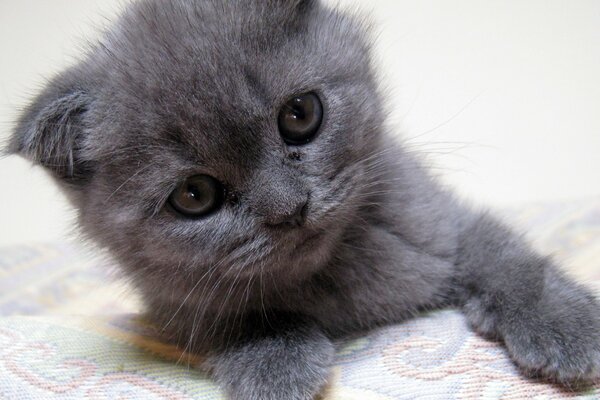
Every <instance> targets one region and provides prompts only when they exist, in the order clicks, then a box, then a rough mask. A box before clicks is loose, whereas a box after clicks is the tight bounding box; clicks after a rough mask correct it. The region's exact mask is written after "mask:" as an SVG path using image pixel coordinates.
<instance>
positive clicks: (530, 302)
mask: <svg viewBox="0 0 600 400" xmlns="http://www.w3.org/2000/svg"><path fill="white" fill-rule="evenodd" d="M457 268H458V270H457V274H458V275H457V280H458V287H460V288H461V289H460V298H461V300H462V303H463V304H464V310H465V313H466V315H467V317H468V319H469V320H470V322H471V323H472V324H473V326H474V327H475V328H476V329H477V330H479V331H480V332H481V333H483V334H484V335H488V336H492V337H497V338H500V339H502V340H504V342H505V343H506V346H507V348H508V350H509V352H510V354H511V356H512V357H513V359H514V361H515V362H516V363H517V364H518V365H519V366H520V367H521V368H522V369H523V370H525V371H526V372H529V373H531V374H532V375H541V376H544V377H548V378H551V379H554V380H557V381H559V382H563V383H569V382H576V381H591V380H594V379H597V378H598V377H599V376H600V307H598V302H597V301H596V300H595V299H594V297H593V296H592V295H591V294H590V292H588V291H587V290H586V289H585V288H583V287H581V286H580V285H578V284H576V283H574V282H573V281H571V280H570V279H568V278H566V277H565V276H564V275H563V274H561V273H560V272H559V271H558V270H557V269H556V268H555V266H554V265H552V263H551V261H550V260H548V259H546V258H543V257H540V256H539V255H537V254H535V252H534V251H532V250H531V249H530V248H529V247H528V246H527V245H526V244H525V241H524V240H523V239H522V238H521V237H519V236H517V235H515V234H513V233H512V232H511V231H510V230H508V229H507V228H506V227H504V226H502V225H501V224H500V223H498V222H497V221H495V220H494V219H492V218H489V217H488V216H487V215H483V216H481V217H480V218H478V219H477V220H475V221H474V222H473V223H472V224H470V225H469V227H468V228H467V229H466V230H465V231H464V234H463V235H462V238H461V240H460V249H459V254H458V261H457Z"/></svg>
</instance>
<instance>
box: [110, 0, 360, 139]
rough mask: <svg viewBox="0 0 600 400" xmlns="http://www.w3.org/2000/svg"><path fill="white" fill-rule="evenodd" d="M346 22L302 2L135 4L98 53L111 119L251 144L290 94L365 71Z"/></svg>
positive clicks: (127, 125)
mask: <svg viewBox="0 0 600 400" xmlns="http://www.w3.org/2000/svg"><path fill="white" fill-rule="evenodd" d="M354 22H355V21H352V20H351V19H348V18H347V17H346V16H344V15H342V14H340V13H338V12H332V11H331V10H328V9H325V8H323V7H322V6H321V5H320V4H318V2H316V1H308V0H304V1H301V0H234V1H227V2H225V1H221V0H186V1H183V0H171V1H165V0H147V1H142V2H139V3H136V4H134V5H133V6H132V7H131V8H130V9H129V11H128V12H127V13H125V15H124V17H123V18H122V19H121V20H120V21H119V23H118V24H117V29H115V30H114V31H112V32H111V33H110V34H109V35H108V36H107V38H106V40H105V42H104V43H103V46H102V47H101V49H100V50H101V51H100V54H101V56H100V64H101V65H103V68H104V69H105V70H106V71H107V72H106V76H108V77H109V79H108V84H107V86H109V87H110V88H111V89H110V90H109V91H108V92H109V93H108V95H109V96H110V100H111V104H112V108H113V109H114V110H117V111H120V113H118V114H119V115H117V116H116V117H115V118H118V119H120V121H119V123H120V125H121V128H122V129H123V130H125V131H127V132H132V131H135V132H136V133H137V135H149V136H151V137H152V138H156V137H165V136H167V137H172V134H173V133H175V135H178V136H179V139H180V140H182V141H183V142H187V143H190V144H191V145H192V146H193V147H198V148H202V147H204V146H206V145H210V146H211V147H217V148H223V147H220V146H227V145H230V146H232V147H235V148H240V145H242V148H249V147H248V146H249V144H250V143H252V142H253V141H252V140H248V139H249V138H250V139H251V138H252V137H253V136H255V135H259V134H260V132H264V129H265V128H274V125H273V121H274V120H275V118H276V113H277V110H278V108H279V107H280V106H281V104H282V103H283V102H284V101H285V100H287V99H289V97H291V96H293V95H295V94H298V93H301V92H302V91H303V90H315V89H319V88H320V87H321V86H322V85H323V84H324V83H325V82H327V84H329V85H331V84H333V83H334V82H338V81H341V79H340V78H339V77H340V76H344V79H355V80H361V79H363V77H364V76H365V74H367V73H368V68H369V65H368V55H367V52H366V47H367V46H366V43H364V40H363V39H364V38H363V30H362V29H361V28H362V27H361V26H360V24H355V23H354ZM340 49H341V50H343V51H340ZM363 80H364V79H363ZM109 111H113V110H109ZM207 136H209V139H210V140H208V141H207V140H206V139H207ZM231 137H234V138H235V140H237V141H241V142H244V143H235V144H233V143H232V142H231V141H230V138H231ZM136 140H137V139H136ZM220 140H221V141H222V142H219V141H220Z"/></svg>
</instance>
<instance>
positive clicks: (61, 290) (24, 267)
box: [0, 199, 600, 400]
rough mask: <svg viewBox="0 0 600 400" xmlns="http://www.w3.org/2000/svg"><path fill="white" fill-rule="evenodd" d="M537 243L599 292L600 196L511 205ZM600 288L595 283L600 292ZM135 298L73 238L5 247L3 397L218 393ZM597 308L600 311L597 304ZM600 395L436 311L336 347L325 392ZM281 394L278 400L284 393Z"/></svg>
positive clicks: (0, 296)
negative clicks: (533, 368) (162, 338)
mask: <svg viewBox="0 0 600 400" xmlns="http://www.w3.org/2000/svg"><path fill="white" fill-rule="evenodd" d="M504 213H505V214H506V215H507V218H509V219H512V220H514V221H515V222H516V223H517V225H520V226H521V227H523V228H524V229H527V230H528V231H529V232H530V234H529V237H531V238H535V240H534V244H535V246H536V247H538V248H539V249H540V250H542V251H545V252H549V253H551V254H553V255H554V256H555V257H556V258H557V259H558V260H559V261H560V262H561V263H563V264H564V265H566V266H568V267H569V269H568V270H569V271H570V272H571V273H572V274H573V275H574V276H576V277H577V278H578V279H579V280H580V281H585V282H587V283H588V284H590V285H592V286H594V287H595V288H596V289H600V286H598V285H597V284H594V281H600V199H591V200H588V201H581V202H577V203H569V204H555V205H537V206H536V205H533V206H528V207H526V208H524V209H519V210H512V211H511V210H506V211H504ZM599 293H600V291H599ZM139 311H140V306H139V302H138V301H137V299H136V297H135V295H133V294H132V293H131V291H130V290H129V289H128V288H127V285H126V284H125V283H124V282H122V281H121V280H119V279H118V277H117V274H115V273H113V271H112V266H111V264H110V263H109V262H100V261H97V260H94V259H93V258H92V257H90V256H89V255H86V254H85V253H84V252H82V251H81V250H78V249H76V248H75V247H73V246H66V245H37V246H21V247H11V248H4V249H0V398H2V399H4V398H6V399H47V398H49V399H189V398H195V399H210V400H213V399H221V398H222V396H221V394H220V391H219V389H218V388H217V387H216V386H215V385H214V384H213V383H212V382H211V381H210V379H208V378H207V377H206V376H205V375H204V374H203V373H202V372H201V371H198V370H195V369H193V368H190V367H189V365H190V364H191V365H193V364H194V363H195V362H197V361H198V360H196V359H194V357H192V356H191V355H187V354H182V353H181V351H179V350H178V349H177V348H174V347H172V346H170V345H167V344H164V343H160V342H158V341H156V340H155V339H154V337H155V335H154V334H153V332H154V328H153V327H152V326H148V325H147V324H145V323H144V322H143V321H141V320H139V318H138V317H136V315H137V314H138V313H139ZM599 312H600V310H599ZM565 397H575V398H590V399H592V398H593V399H597V398H600V386H598V388H590V389H589V390H588V391H586V392H581V391H580V392H577V393H572V392H568V391H565V390H564V389H563V388H560V387H557V386H553V385H550V384H544V383H540V382H535V381H528V380H526V379H524V378H522V377H521V376H520V375H519V373H518V372H517V371H516V369H515V367H514V366H513V364H512V363H511V362H510V360H509V358H508V356H507V354H506V352H505V351H504V349H503V348H502V347H501V346H500V345H499V344H497V343H493V342H489V341H486V340H483V339H481V338H479V337H478V336H476V335H474V334H473V333H472V332H471V331H470V329H469V327H468V326H467V325H466V322H465V320H464V319H463V317H462V316H461V314H460V313H459V312H457V311H455V310H442V311H437V312H432V313H429V314H425V315H422V316H421V317H419V318H416V319H414V320H410V321H406V322H405V323H402V324H399V325H396V326H391V327H387V328H383V329H379V330H376V331H374V332H372V333H370V334H369V335H367V336H364V337H357V338H352V339H348V340H346V341H344V342H340V343H338V355H337V360H336V366H335V368H334V370H333V373H332V378H331V385H330V387H329V389H328V392H327V394H326V395H325V398H326V399H328V400H330V399H344V400H371V399H373V400H375V399H382V400H383V399H412V398H427V399H453V398H457V399H484V398H485V399H521V398H540V399H547V398H565ZM282 400H283V399H282Z"/></svg>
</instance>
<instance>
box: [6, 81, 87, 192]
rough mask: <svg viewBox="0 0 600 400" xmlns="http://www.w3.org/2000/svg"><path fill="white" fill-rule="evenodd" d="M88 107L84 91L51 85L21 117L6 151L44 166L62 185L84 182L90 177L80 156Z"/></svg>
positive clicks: (64, 85) (83, 158)
mask: <svg viewBox="0 0 600 400" xmlns="http://www.w3.org/2000/svg"><path fill="white" fill-rule="evenodd" d="M91 105H92V98H91V96H90V95H89V94H88V93H87V92H86V90H85V89H83V88H81V87H78V86H76V85H69V84H65V83H64V82H62V83H58V82H53V83H51V84H50V85H49V86H48V87H47V88H46V90H45V91H44V92H43V93H42V94H40V95H39V96H38V97H37V98H36V99H35V100H34V101H33V103H32V104H31V105H30V106H29V107H28V108H27V109H26V110H25V112H24V113H23V114H22V116H21V118H20V120H19V121H18V123H17V126H16V129H15V131H14V133H13V135H12V137H11V139H10V143H9V149H8V150H9V152H10V153H14V154H19V155H22V156H23V157H25V158H27V159H29V160H31V161H33V162H34V163H36V164H39V165H41V166H43V167H45V168H46V169H48V170H49V171H50V172H51V173H52V174H53V175H54V176H55V177H57V178H58V179H60V180H63V181H64V182H65V183H69V184H74V185H77V184H80V183H82V182H85V181H86V180H88V179H89V177H90V176H91V174H92V165H91V162H90V161H89V160H85V157H83V155H82V148H83V143H84V139H85V136H86V133H87V131H88V126H89V124H86V121H87V119H86V113H88V112H89V110H90V107H91Z"/></svg>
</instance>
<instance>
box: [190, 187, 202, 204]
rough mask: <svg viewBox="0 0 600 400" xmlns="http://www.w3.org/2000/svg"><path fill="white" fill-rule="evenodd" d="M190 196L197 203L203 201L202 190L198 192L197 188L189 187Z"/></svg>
mask: <svg viewBox="0 0 600 400" xmlns="http://www.w3.org/2000/svg"><path fill="white" fill-rule="evenodd" d="M188 194H189V196H190V197H191V198H192V199H194V200H196V201H197V202H200V201H201V197H202V193H200V190H198V187H197V186H194V185H190V186H188Z"/></svg>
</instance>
